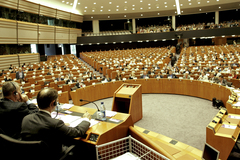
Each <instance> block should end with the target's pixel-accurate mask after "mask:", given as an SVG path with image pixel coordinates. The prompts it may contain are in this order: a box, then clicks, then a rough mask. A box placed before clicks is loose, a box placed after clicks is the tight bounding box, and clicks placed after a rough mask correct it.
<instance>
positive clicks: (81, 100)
mask: <svg viewBox="0 0 240 160" xmlns="http://www.w3.org/2000/svg"><path fill="white" fill-rule="evenodd" d="M79 101H80V102H83V101H85V102H89V103H93V104H94V105H95V106H96V107H97V110H98V111H100V110H99V108H98V106H97V104H96V103H94V102H92V101H88V100H84V99H80V100H79Z"/></svg>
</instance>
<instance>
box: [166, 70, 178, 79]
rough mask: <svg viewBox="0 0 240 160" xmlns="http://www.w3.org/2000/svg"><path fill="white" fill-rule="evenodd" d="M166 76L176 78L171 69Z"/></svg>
mask: <svg viewBox="0 0 240 160" xmlns="http://www.w3.org/2000/svg"><path fill="white" fill-rule="evenodd" d="M167 77H168V78H178V77H177V76H176V75H175V74H173V72H172V70H170V71H169V74H168V76H167Z"/></svg>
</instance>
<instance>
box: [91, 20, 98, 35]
mask: <svg viewBox="0 0 240 160" xmlns="http://www.w3.org/2000/svg"><path fill="white" fill-rule="evenodd" d="M92 27H93V33H99V20H93V21H92Z"/></svg>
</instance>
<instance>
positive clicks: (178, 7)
mask: <svg viewBox="0 0 240 160" xmlns="http://www.w3.org/2000/svg"><path fill="white" fill-rule="evenodd" d="M175 3H176V8H177V14H181V10H180V5H179V0H175Z"/></svg>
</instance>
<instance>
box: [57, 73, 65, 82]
mask: <svg viewBox="0 0 240 160" xmlns="http://www.w3.org/2000/svg"><path fill="white" fill-rule="evenodd" d="M55 80H57V81H64V79H63V78H62V77H61V74H58V77H57V78H56V79H55Z"/></svg>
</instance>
